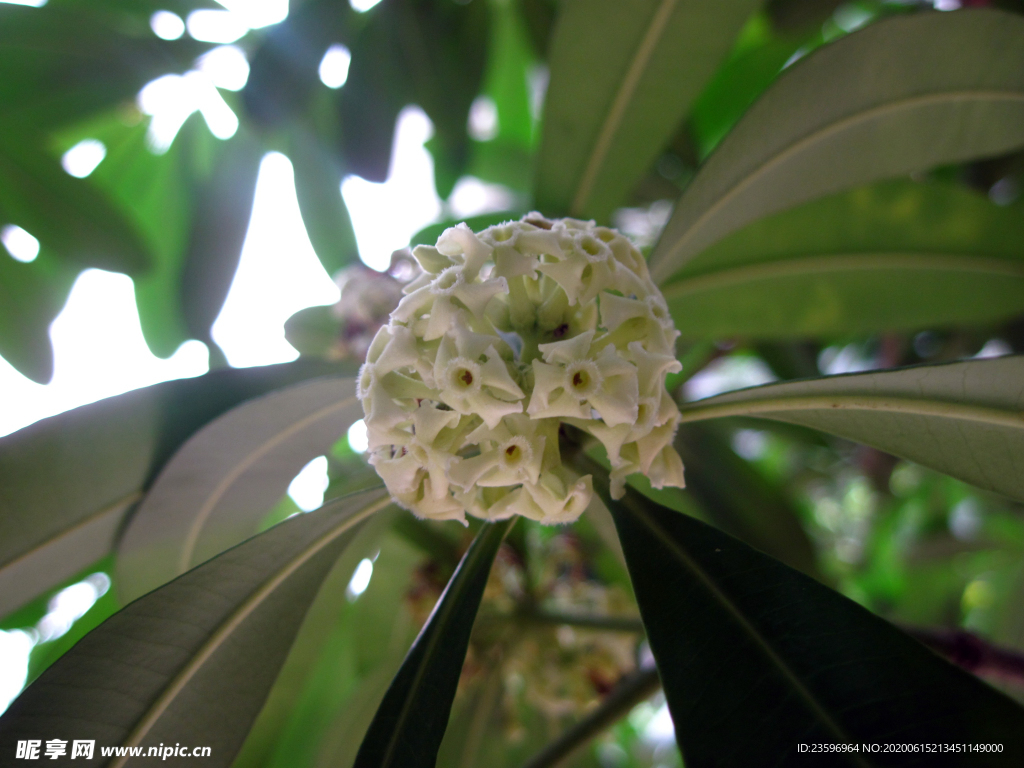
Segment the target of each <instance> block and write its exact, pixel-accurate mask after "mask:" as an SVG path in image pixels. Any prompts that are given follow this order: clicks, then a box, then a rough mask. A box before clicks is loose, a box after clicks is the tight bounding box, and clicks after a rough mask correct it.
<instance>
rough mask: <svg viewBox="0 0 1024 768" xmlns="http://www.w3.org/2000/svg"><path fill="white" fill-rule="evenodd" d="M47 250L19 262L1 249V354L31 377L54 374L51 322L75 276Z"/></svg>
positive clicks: (40, 379)
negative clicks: (31, 260)
mask: <svg viewBox="0 0 1024 768" xmlns="http://www.w3.org/2000/svg"><path fill="white" fill-rule="evenodd" d="M56 261H57V260H56V259H54V258H52V255H51V254H50V253H48V252H46V251H43V252H41V253H40V255H39V256H38V257H37V258H36V259H35V261H33V262H31V263H29V264H19V263H18V262H17V261H15V260H14V259H12V258H9V257H8V255H7V253H6V252H4V251H0V356H3V358H4V360H6V361H7V362H9V363H10V364H11V365H13V366H14V367H15V368H17V369H18V371H20V372H21V373H22V374H23V375H25V376H27V377H28V378H30V379H32V380H33V381H36V382H39V383H40V384H45V383H46V382H48V381H49V380H50V378H51V377H52V376H53V347H52V345H51V344H50V333H49V331H50V323H51V322H53V319H54V318H55V317H56V316H57V314H58V313H59V312H60V310H61V309H62V308H63V306H64V302H65V300H66V299H67V295H68V291H70V290H71V285H72V283H73V282H74V279H75V270H68V269H67V268H65V267H62V266H61V265H59V264H55V263H54V262H56Z"/></svg>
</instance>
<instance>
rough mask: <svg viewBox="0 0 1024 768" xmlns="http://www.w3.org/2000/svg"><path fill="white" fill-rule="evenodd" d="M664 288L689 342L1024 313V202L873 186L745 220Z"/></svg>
mask: <svg viewBox="0 0 1024 768" xmlns="http://www.w3.org/2000/svg"><path fill="white" fill-rule="evenodd" d="M663 285H664V287H663V292H664V295H665V298H666V299H667V300H668V302H669V306H670V308H671V309H672V312H673V316H674V318H675V321H676V327H677V328H678V329H679V330H680V331H681V332H682V333H683V335H684V336H685V337H687V338H710V339H716V338H723V337H728V336H748V337H759V338H772V337H785V336H790V337H800V336H812V335H819V336H820V335H829V334H850V333H873V332H878V331H885V330H916V329H920V328H927V327H943V326H948V325H952V324H980V323H987V322H993V321H997V320H1001V319H1003V318H1005V317H1008V316H1012V315H1014V314H1016V313H1019V312H1021V311H1024V208H1022V207H1021V206H1020V205H1019V204H1015V205H1010V206H998V205H996V204H995V203H993V202H991V201H989V200H987V199H985V198H984V197H982V196H981V195H979V194H977V193H975V192H971V191H969V190H966V189H963V188H962V187H958V186H954V185H950V184H940V183H916V182H912V181H909V180H908V181H903V180H895V181H887V182H880V183H877V184H874V185H872V186H868V187H859V188H857V189H854V190H851V191H849V192H844V193H841V194H838V195H833V196H830V197H826V198H822V199H821V200H815V201H812V202H810V203H806V204H804V205H802V206H800V207H798V208H794V209H792V210H789V211H784V212H782V213H778V214H775V215H774V216H771V217H768V218H765V219H761V220H760V221H757V222H754V223H753V224H750V225H748V226H747V227H745V228H743V229H742V230H740V231H739V232H736V233H734V234H732V235H730V236H728V237H726V238H725V239H724V240H722V241H720V242H718V243H716V244H715V245H713V246H711V247H710V248H708V249H707V250H705V251H703V252H702V253H700V254H699V255H698V256H696V257H695V258H694V259H693V260H691V261H689V262H688V263H687V264H686V265H685V266H684V267H683V269H681V270H680V271H679V272H677V273H676V274H675V275H674V276H673V277H672V278H671V279H669V280H668V281H666V282H665V283H664V284H663Z"/></svg>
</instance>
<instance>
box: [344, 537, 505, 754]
mask: <svg viewBox="0 0 1024 768" xmlns="http://www.w3.org/2000/svg"><path fill="white" fill-rule="evenodd" d="M513 522H514V520H506V521H503V522H500V523H486V524H485V525H484V527H483V528H481V529H480V532H479V533H478V534H477V537H476V540H475V541H474V542H473V544H472V545H471V546H470V548H469V550H468V551H467V552H466V554H465V556H463V558H462V562H460V563H459V567H458V568H457V569H456V571H455V574H454V575H453V576H452V578H451V581H449V582H448V586H447V587H446V588H445V590H444V593H443V594H442V595H441V598H440V599H439V600H438V603H437V605H436V606H435V607H434V611H433V613H432V614H431V615H430V618H429V619H428V620H427V623H426V625H425V626H424V627H423V631H422V632H420V635H419V637H417V638H416V642H415V643H413V646H412V648H411V649H410V650H409V654H408V656H406V658H405V661H404V662H403V663H402V668H401V669H400V670H399V671H398V674H397V675H395V679H394V680H393V681H392V683H391V687H390V688H389V689H388V692H387V693H386V694H385V695H384V701H383V702H381V705H380V709H378V710H377V714H376V715H375V716H374V718H373V722H372V723H371V724H370V728H369V730H368V731H367V733H366V737H365V738H364V739H363V743H362V746H361V747H360V748H359V754H358V755H356V761H355V766H354V768H383V767H385V766H386V767H387V768H399V766H400V767H401V768H419V767H420V766H423V768H433V766H434V763H435V761H436V760H437V750H438V749H439V748H440V746H441V739H442V738H443V737H444V731H445V727H446V726H447V725H448V714H449V712H450V711H451V707H452V701H453V700H454V699H455V689H456V687H457V686H458V682H459V676H460V674H461V673H462V664H463V661H464V660H465V657H466V649H467V647H468V646H469V634H470V631H471V630H472V629H473V621H474V619H475V618H476V612H477V608H479V606H480V599H481V598H482V597H483V594H484V587H485V586H486V585H487V576H488V574H489V573H490V572H491V565H492V563H493V562H494V556H495V555H496V554H497V553H498V547H500V546H501V541H502V539H503V538H504V537H505V534H506V533H508V530H509V528H511V527H512V523H513Z"/></svg>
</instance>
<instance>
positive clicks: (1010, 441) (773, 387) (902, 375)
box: [682, 355, 1024, 501]
mask: <svg viewBox="0 0 1024 768" xmlns="http://www.w3.org/2000/svg"><path fill="white" fill-rule="evenodd" d="M1022 402H1024V356H1021V355H1017V356H1012V357H1002V358H997V359H994V360H971V361H968V362H962V363H946V364H943V365H920V366H914V367H911V368H901V369H898V370H893V371H881V372H876V373H853V374H847V375H843V376H826V377H824V378H819V379H806V380H803V381H790V382H782V383H780V384H766V385H764V386H761V387H752V388H750V389H742V390H739V391H737V392H728V393H726V394H724V395H718V396H716V397H709V398H707V399H705V400H699V401H697V402H695V403H691V404H689V405H686V406H684V407H683V408H682V413H683V416H682V420H683V422H684V423H685V422H690V421H702V420H704V419H713V418H719V417H723V416H757V417H761V418H766V419H775V420H777V421H785V422H789V423H791V424H800V425H803V426H807V427H813V428H814V429H820V430H822V431H825V432H830V433H832V434H834V435H839V436H840V437H845V438H848V439H850V440H856V441H857V442H861V443H866V444H867V445H870V446H873V447H875V448H878V449H880V450H883V451H886V452H887V453H892V454H894V455H896V456H901V457H903V458H905V459H910V460H911V461H916V462H917V463H919V464H924V465H925V466H927V467H932V468H933V469H937V470H939V471H940V472H945V473H946V474H948V475H952V476H953V477H956V478H959V479H960V480H964V481H966V482H968V483H973V484H974V485H976V486H978V487H980V488H986V489H988V490H992V491H996V492H998V493H1002V494H1005V495H1006V496H1009V497H1010V498H1013V499H1016V500H1018V501H1024V413H1022V412H1021V403H1022Z"/></svg>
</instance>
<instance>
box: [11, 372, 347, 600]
mask: <svg viewBox="0 0 1024 768" xmlns="http://www.w3.org/2000/svg"><path fill="white" fill-rule="evenodd" d="M337 372H338V367H337V366H333V365H328V364H326V363H323V362H316V361H300V362H296V363H289V364H286V365H274V366H267V367H264V368H247V369H244V370H222V371H216V372H214V373H210V374H207V375H206V376H201V377H198V378H195V379H181V380H179V381H170V382H165V383H163V384H156V385H154V386H152V387H146V388H144V389H139V390H136V391H134V392H128V393H126V394H123V395H118V396H117V397H111V398H108V399H106V400H101V401H100V402H98V403H92V404H90V405H85V406H82V407H81V408H76V409H74V410H72V411H68V412H67V413H62V414H60V415H58V416H53V417H51V418H49V419H43V420H42V421H39V422H36V423H35V424H32V425H31V426H28V427H26V428H25V429H22V430H20V431H18V432H15V433H14V434H13V435H9V436H7V437H4V438H3V439H0V615H2V614H6V613H8V612H10V611H11V610H13V609H15V608H17V607H18V606H19V605H21V604H23V603H24V602H26V601H27V600H29V599H31V598H32V597H34V596H35V595H37V594H39V593H40V592H43V591H45V590H46V589H47V588H48V587H50V586H53V585H54V584H59V583H60V582H61V581H62V580H63V579H65V578H67V577H69V576H71V575H73V574H75V573H77V572H78V571H79V570H80V569H82V568H84V567H86V566H87V565H89V564H90V563H93V562H95V561H97V560H99V559H100V558H102V557H104V556H105V555H107V554H108V553H109V552H110V551H111V549H112V548H113V545H114V541H115V538H116V536H117V533H118V530H119V527H120V525H121V522H122V520H123V519H124V516H125V514H126V513H127V511H128V510H129V509H131V508H132V506H133V505H135V504H136V503H137V502H138V501H139V499H140V498H141V497H142V492H143V490H144V489H145V488H146V487H148V486H149V484H150V483H152V481H153V478H154V477H155V476H156V474H157V472H159V471H160V468H161V467H162V466H163V464H164V463H165V462H166V461H167V460H168V459H169V458H170V457H171V455H172V454H173V453H174V452H175V451H176V450H177V449H178V447H179V446H181V445H182V444H183V443H184V442H185V441H186V440H187V439H188V438H189V436H190V435H192V433H193V432H195V431H196V430H197V429H199V428H200V427H202V426H203V425H204V424H206V423H207V422H209V421H210V420H211V419H214V418H216V417H217V416H219V415H220V414H222V413H224V412H225V411H227V410H228V409H229V408H232V407H234V406H235V405H237V404H238V403H240V402H242V401H244V400H248V399H249V398H252V397H256V396H257V395H261V394H264V393H265V392H269V391H272V390H274V389H277V388H278V387H282V386H286V385H288V384H291V383H294V382H297V381H303V380H305V379H310V378H313V377H315V376H322V375H324V374H328V373H337Z"/></svg>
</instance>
